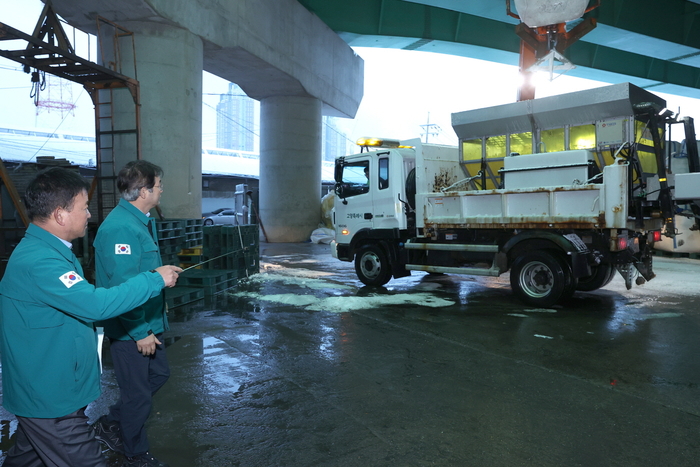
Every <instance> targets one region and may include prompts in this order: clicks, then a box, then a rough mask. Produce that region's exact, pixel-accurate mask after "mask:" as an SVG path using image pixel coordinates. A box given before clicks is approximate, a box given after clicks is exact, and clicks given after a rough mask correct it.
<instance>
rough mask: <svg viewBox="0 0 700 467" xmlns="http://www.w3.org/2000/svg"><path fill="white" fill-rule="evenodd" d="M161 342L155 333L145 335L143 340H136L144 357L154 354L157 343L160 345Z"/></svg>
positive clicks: (137, 346)
mask: <svg viewBox="0 0 700 467" xmlns="http://www.w3.org/2000/svg"><path fill="white" fill-rule="evenodd" d="M160 344H161V342H160V341H159V340H158V339H157V338H156V336H155V334H151V335H149V336H147V337H144V338H143V339H141V340H138V341H136V348H137V349H138V351H139V352H140V353H141V355H143V356H144V357H148V356H149V355H153V354H154V353H156V345H160Z"/></svg>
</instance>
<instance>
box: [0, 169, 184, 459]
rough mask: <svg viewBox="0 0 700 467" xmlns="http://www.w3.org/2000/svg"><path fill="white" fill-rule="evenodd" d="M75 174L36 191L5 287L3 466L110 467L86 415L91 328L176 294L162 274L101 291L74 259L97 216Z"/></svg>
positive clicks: (172, 277) (54, 175)
mask: <svg viewBox="0 0 700 467" xmlns="http://www.w3.org/2000/svg"><path fill="white" fill-rule="evenodd" d="M88 188H89V185H88V184H87V182H86V181H85V179H84V178H83V177H82V176H80V175H79V174H78V173H76V172H73V171H70V170H68V169H64V168H60V167H54V168H51V169H48V170H45V171H42V172H40V173H39V174H37V176H36V177H35V178H34V179H33V180H32V181H31V182H30V183H29V185H28V187H27V190H26V192H25V205H26V207H27V212H28V214H29V219H30V220H31V223H30V224H29V226H28V228H27V232H26V234H25V236H24V238H23V239H22V241H21V242H20V243H19V245H17V247H16V248H15V250H14V251H13V253H12V256H11V257H10V260H9V262H8V264H7V269H6V271H5V274H4V276H3V278H2V281H1V282H0V352H1V353H2V389H3V395H2V396H3V405H4V406H5V408H6V409H7V410H8V411H10V412H12V413H14V414H15V415H16V416H17V420H18V422H19V423H18V428H17V434H16V439H15V445H14V446H13V447H12V448H10V450H9V451H8V453H7V458H6V459H5V463H4V464H3V465H4V466H5V467H27V466H43V465H51V466H60V467H93V466H95V467H106V466H107V463H106V460H105V458H104V456H102V452H101V449H100V444H99V443H98V442H97V441H96V440H95V438H94V433H93V431H92V430H91V429H90V427H89V426H88V425H87V421H88V419H87V417H86V416H85V407H86V406H87V405H88V404H89V403H90V402H92V401H93V400H95V399H96V398H97V397H98V396H99V395H100V373H99V372H100V370H99V363H98V355H97V336H96V334H95V328H94V322H95V321H97V320H103V319H108V318H111V317H113V316H117V315H119V314H120V313H124V312H126V311H128V310H130V309H133V308H134V307H135V306H138V305H140V304H141V303H144V302H145V301H146V300H148V299H149V298H151V297H154V296H159V295H160V293H161V290H162V289H163V287H164V286H168V287H172V286H174V285H175V282H176V281H177V275H178V272H180V271H181V270H180V268H177V267H174V266H163V267H161V268H157V269H156V270H155V271H152V272H144V273H142V274H138V275H135V276H134V277H133V278H131V279H130V280H129V281H126V282H124V283H122V284H121V285H120V286H119V287H114V288H110V289H104V288H95V287H94V286H92V285H91V284H89V283H88V282H87V281H86V280H84V279H83V270H82V267H81V265H80V263H79V262H78V259H77V258H76V257H75V255H74V254H73V253H72V251H71V246H72V245H71V242H72V241H73V240H75V239H76V238H80V237H83V236H84V235H85V232H86V229H87V222H88V219H89V218H90V212H89V210H88V196H87V189H88Z"/></svg>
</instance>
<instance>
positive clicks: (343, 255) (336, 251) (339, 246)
mask: <svg viewBox="0 0 700 467" xmlns="http://www.w3.org/2000/svg"><path fill="white" fill-rule="evenodd" d="M331 255H332V256H333V257H334V258H335V259H339V260H340V261H352V260H353V256H352V255H351V254H350V245H347V244H345V243H338V242H336V241H335V240H331Z"/></svg>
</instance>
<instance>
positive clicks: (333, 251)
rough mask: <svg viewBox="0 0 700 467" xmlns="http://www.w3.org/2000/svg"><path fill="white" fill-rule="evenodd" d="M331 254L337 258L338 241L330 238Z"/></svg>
mask: <svg viewBox="0 0 700 467" xmlns="http://www.w3.org/2000/svg"><path fill="white" fill-rule="evenodd" d="M331 256H333V257H334V258H335V259H338V243H337V242H336V241H335V240H331Z"/></svg>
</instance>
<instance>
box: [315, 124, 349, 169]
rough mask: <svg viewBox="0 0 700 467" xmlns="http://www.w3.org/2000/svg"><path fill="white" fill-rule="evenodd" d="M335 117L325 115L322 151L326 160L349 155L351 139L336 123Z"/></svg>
mask: <svg viewBox="0 0 700 467" xmlns="http://www.w3.org/2000/svg"><path fill="white" fill-rule="evenodd" d="M335 121H336V118H335V117H323V147H322V149H321V153H322V154H323V160H324V161H334V160H335V159H336V158H337V157H340V156H347V155H348V154H350V153H351V152H352V151H348V149H349V148H348V144H349V143H350V141H349V140H348V137H347V136H346V135H345V133H343V132H342V131H341V130H340V129H339V128H338V127H337V126H336V124H335Z"/></svg>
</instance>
